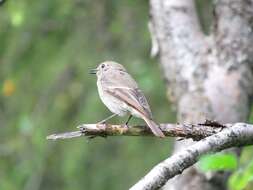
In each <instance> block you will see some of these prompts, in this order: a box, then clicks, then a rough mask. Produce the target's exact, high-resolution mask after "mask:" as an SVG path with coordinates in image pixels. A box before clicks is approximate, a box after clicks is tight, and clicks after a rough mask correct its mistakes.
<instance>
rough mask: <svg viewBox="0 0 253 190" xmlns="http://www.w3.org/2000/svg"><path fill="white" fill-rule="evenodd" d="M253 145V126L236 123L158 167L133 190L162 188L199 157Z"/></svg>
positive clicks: (132, 189)
mask: <svg viewBox="0 0 253 190" xmlns="http://www.w3.org/2000/svg"><path fill="white" fill-rule="evenodd" d="M252 144H253V126H252V125H249V124H245V123H236V124H234V125H232V126H231V127H228V128H226V129H224V130H222V131H221V132H219V133H217V134H215V135H212V136H209V137H207V138H205V139H203V140H201V141H199V142H197V143H195V144H193V145H191V146H190V147H188V148H186V149H184V150H182V151H180V152H178V153H177V154H175V155H173V156H171V157H169V158H167V159H166V160H164V161H163V162H161V163H160V164H158V165H156V166H155V167H154V168H153V169H152V170H151V171H150V172H149V173H148V174H147V175H146V176H145V177H144V178H142V179H141V180H140V181H139V182H138V183H137V184H135V185H134V186H133V187H132V188H131V190H149V189H158V188H160V187H162V186H163V185H164V184H165V183H166V182H167V181H168V180H169V179H170V178H172V177H174V176H176V175H178V174H181V173H182V172H183V171H184V169H186V168H188V167H190V166H192V165H193V164H195V163H196V162H197V161H198V159H199V157H200V156H202V155H204V154H206V153H210V152H218V151H221V150H224V149H227V148H231V147H238V146H245V145H252Z"/></svg>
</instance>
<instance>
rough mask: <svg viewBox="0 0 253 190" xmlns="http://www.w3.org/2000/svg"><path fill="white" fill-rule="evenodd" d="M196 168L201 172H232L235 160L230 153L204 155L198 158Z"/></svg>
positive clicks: (234, 167)
mask: <svg viewBox="0 0 253 190" xmlns="http://www.w3.org/2000/svg"><path fill="white" fill-rule="evenodd" d="M197 166H198V167H199V169H200V170H202V171H203V172H208V171H217V170H234V169H236V167H237V158H236V156H235V155H234V154H231V153H219V154H214V155H205V156H202V157H201V158H200V160H199V162H198V165H197Z"/></svg>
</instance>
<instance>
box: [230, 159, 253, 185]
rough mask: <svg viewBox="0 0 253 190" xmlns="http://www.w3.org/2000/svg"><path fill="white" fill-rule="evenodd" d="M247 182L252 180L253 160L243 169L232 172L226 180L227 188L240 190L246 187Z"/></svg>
mask: <svg viewBox="0 0 253 190" xmlns="http://www.w3.org/2000/svg"><path fill="white" fill-rule="evenodd" d="M249 182H253V160H252V161H251V162H250V163H249V165H248V166H247V167H245V168H244V169H241V170H238V171H236V172H235V173H233V174H232V175H231V176H230V178H229V181H228V185H229V189H231V190H242V189H245V188H246V187H247V185H248V184H249Z"/></svg>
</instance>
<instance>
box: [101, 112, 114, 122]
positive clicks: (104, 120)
mask: <svg viewBox="0 0 253 190" xmlns="http://www.w3.org/2000/svg"><path fill="white" fill-rule="evenodd" d="M116 115H117V114H116V113H114V114H112V115H111V116H109V117H107V118H105V119H103V120H102V121H100V122H98V124H105V122H106V121H107V120H109V119H111V118H113V117H115V116H116Z"/></svg>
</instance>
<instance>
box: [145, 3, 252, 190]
mask: <svg viewBox="0 0 253 190" xmlns="http://www.w3.org/2000/svg"><path fill="white" fill-rule="evenodd" d="M213 9H214V15H213V24H212V31H211V34H210V35H209V36H206V35H205V34H204V33H203V31H202V29H201V27H200V24H199V19H198V16H197V13H196V8H195V4H194V1H193V0H150V13H151V20H150V21H151V22H150V25H149V26H150V31H151V35H152V42H153V48H152V54H153V55H155V54H157V53H159V58H160V63H161V66H162V69H163V71H164V77H165V79H166V85H167V89H168V90H167V93H168V96H169V98H170V100H171V101H172V102H173V103H174V104H175V106H176V108H177V112H178V114H177V117H178V121H179V122H186V123H194V122H198V123H199V122H201V121H203V120H205V119H212V120H217V121H219V122H221V123H229V122H231V123H232V122H242V121H246V120H247V118H248V115H249V110H250V99H251V96H252V92H253V74H252V70H253V69H252V68H253V66H252V64H253V32H252V30H253V1H252V0H241V1H238V0H217V1H215V3H214V7H213ZM189 143H192V142H191V141H188V140H187V141H184V142H176V143H175V151H178V150H179V149H181V148H182V147H185V146H187V145H189ZM227 176H228V175H227V174H226V173H218V172H216V173H212V174H211V175H210V174H209V175H205V174H203V173H201V172H200V171H198V170H197V168H195V167H191V168H189V169H187V170H186V171H185V172H184V173H183V174H182V175H180V176H178V177H175V178H173V179H172V180H170V181H168V183H167V184H166V186H165V189H171V190H172V189H180V190H187V189H191V190H192V189H194V190H198V189H200V190H206V189H212V190H213V189H217V190H218V189H222V190H224V189H226V178H227Z"/></svg>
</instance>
